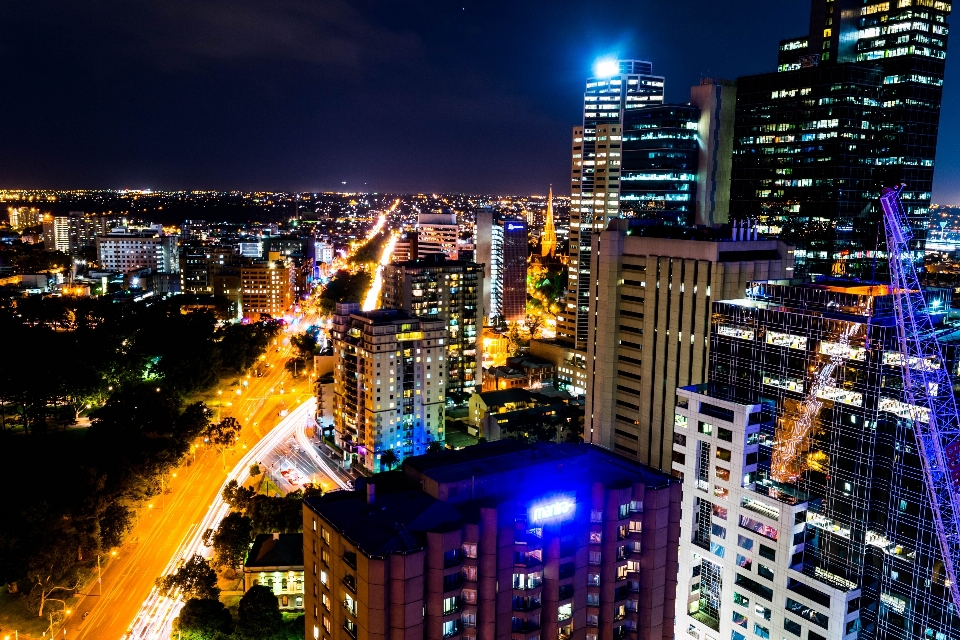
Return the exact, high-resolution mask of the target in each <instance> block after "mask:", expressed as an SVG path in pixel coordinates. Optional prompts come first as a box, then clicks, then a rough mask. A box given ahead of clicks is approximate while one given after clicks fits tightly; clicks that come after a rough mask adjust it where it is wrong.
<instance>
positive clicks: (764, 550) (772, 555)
mask: <svg viewBox="0 0 960 640" xmlns="http://www.w3.org/2000/svg"><path fill="white" fill-rule="evenodd" d="M760 555H761V556H763V557H764V558H766V559H767V560H772V561H774V562H776V561H777V552H776V551H775V550H774V549H771V548H770V547H768V546H767V545H765V544H762V545H760Z"/></svg>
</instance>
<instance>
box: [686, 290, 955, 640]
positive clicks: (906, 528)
mask: <svg viewBox="0 0 960 640" xmlns="http://www.w3.org/2000/svg"><path fill="white" fill-rule="evenodd" d="M747 291H748V296H747V298H746V299H739V300H725V301H720V302H717V303H715V304H714V306H713V313H712V319H711V333H710V376H709V377H710V381H709V383H708V384H704V385H698V386H691V387H686V388H684V389H679V390H678V391H677V395H678V402H677V408H676V410H675V418H674V421H675V425H676V429H675V432H674V463H673V466H674V470H675V471H676V472H677V473H680V474H682V476H683V481H684V492H683V520H682V524H681V541H680V544H681V551H680V585H679V587H678V588H679V592H680V593H687V594H689V596H688V597H687V598H686V599H685V600H686V601H678V603H677V628H678V630H689V633H691V635H696V634H700V637H701V638H704V637H718V638H727V637H732V638H736V639H742V638H746V637H752V635H753V634H756V635H761V636H763V635H764V634H766V633H769V634H770V637H771V638H781V637H784V638H797V637H799V638H813V639H814V640H816V639H817V638H830V639H834V638H836V639H841V638H842V639H847V638H853V637H857V638H861V639H866V638H904V639H906V638H948V637H955V636H956V630H955V628H956V624H957V619H956V616H955V614H954V613H953V603H952V602H951V600H952V598H951V596H950V592H949V589H948V588H947V587H946V586H945V584H944V580H945V572H944V571H943V564H942V562H941V560H940V557H941V555H940V547H939V543H938V542H937V537H936V534H935V531H934V524H933V516H932V514H931V510H930V503H929V500H928V497H927V495H928V494H927V489H926V486H925V481H924V474H923V471H922V468H921V462H920V459H919V457H918V453H917V446H916V441H915V439H914V435H913V428H914V427H913V424H912V419H911V416H912V415H914V413H913V412H914V410H916V414H917V415H919V416H920V417H919V419H920V420H923V415H925V413H924V412H925V409H924V408H920V409H915V408H914V407H911V406H910V405H908V404H906V403H905V401H904V397H903V383H902V379H903V374H904V370H903V357H902V352H901V350H900V340H899V330H898V328H897V324H896V318H895V317H894V301H893V300H892V297H891V290H890V288H889V286H887V285H874V284H870V283H862V282H849V281H843V280H823V281H821V282H820V283H817V284H807V285H790V284H787V283H783V282H779V283H777V282H757V283H752V284H751V286H750V287H749V288H748V290H747ZM926 295H927V296H928V302H929V303H930V304H931V306H932V307H933V308H937V306H940V307H942V306H943V300H942V299H941V300H939V301H938V302H933V301H932V298H933V297H935V296H938V295H940V294H939V292H936V291H928V292H927V294H926ZM922 366H924V365H923V363H919V364H916V363H914V364H911V367H912V368H920V367H922Z"/></svg>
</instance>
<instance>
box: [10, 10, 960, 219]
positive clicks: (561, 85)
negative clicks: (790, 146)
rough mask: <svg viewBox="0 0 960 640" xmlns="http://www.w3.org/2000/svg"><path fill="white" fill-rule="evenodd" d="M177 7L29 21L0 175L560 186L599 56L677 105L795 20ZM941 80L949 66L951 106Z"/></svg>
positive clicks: (21, 184)
mask: <svg viewBox="0 0 960 640" xmlns="http://www.w3.org/2000/svg"><path fill="white" fill-rule="evenodd" d="M174 4H175V3H174ZM174 4H171V3H166V4H164V5H163V6H159V7H155V8H153V9H136V10H133V11H132V13H130V14H127V13H124V12H123V11H112V10H111V9H110V8H106V9H104V10H103V11H102V12H101V13H98V14H97V15H96V16H93V15H92V14H91V15H89V16H85V15H76V14H74V12H73V10H72V9H71V8H69V7H63V8H62V9H63V10H62V11H60V12H51V13H50V14H45V15H44V16H43V17H42V19H43V21H44V22H43V23H42V24H43V26H44V29H45V30H47V31H48V32H50V33H55V34H56V35H57V37H56V38H55V39H52V41H51V42H50V43H49V44H48V45H47V46H45V47H42V48H37V47H33V46H29V43H28V42H27V41H26V40H22V39H23V38H26V37H27V34H29V33H32V32H33V30H32V29H29V28H27V29H22V30H17V31H16V32H15V33H13V34H12V35H11V36H10V37H9V38H8V40H7V43H6V45H5V46H3V47H2V48H0V56H2V57H3V58H4V60H5V62H7V67H8V68H11V69H13V70H14V73H13V77H12V78H11V85H10V86H11V87H12V91H13V94H12V95H17V94H18V92H19V93H20V94H22V95H24V96H30V98H25V99H23V100H13V101H8V102H7V103H6V104H5V105H4V107H3V111H2V112H0V113H2V115H3V117H4V120H5V121H6V122H8V123H15V126H13V125H11V126H9V127H8V128H9V131H8V133H7V135H6V136H5V139H6V142H7V145H6V146H7V148H8V154H7V156H6V157H7V160H5V161H4V162H3V163H0V173H2V174H3V175H4V176H5V177H6V179H7V181H9V182H7V183H6V184H3V185H0V186H3V187H9V188H28V187H34V188H42V187H49V188H84V187H85V188H95V187H101V188H107V187H112V188H123V187H128V188H154V189H175V188H211V189H231V188H236V189H257V188H273V189H278V190H281V189H282V190H297V191H307V190H309V191H318V190H332V189H337V190H346V191H368V192H387V191H390V192H428V191H434V192H456V191H461V192H470V193H478V192H487V193H489V192H513V193H530V192H540V191H542V190H543V187H542V186H541V185H545V184H550V183H553V184H555V185H561V184H562V183H564V182H565V178H566V177H567V175H568V173H567V170H568V165H567V164H566V153H567V152H568V148H567V144H569V138H568V137H567V136H568V135H569V129H570V126H571V125H572V124H574V123H576V122H578V120H579V118H578V106H577V105H578V102H579V100H578V94H580V92H581V91H582V78H584V77H586V76H587V75H588V74H589V73H590V71H591V67H592V65H593V63H594V61H595V60H597V59H598V58H601V57H604V56H610V55H618V56H619V57H621V58H638V59H644V60H649V61H651V62H652V63H653V64H654V67H655V69H656V70H657V73H658V74H662V75H663V76H664V77H665V78H666V87H665V89H666V101H667V102H686V101H687V100H688V90H689V87H690V86H693V85H695V84H698V82H699V80H700V78H702V77H721V78H727V79H731V80H733V79H736V78H737V77H738V76H742V75H749V74H753V73H761V72H765V71H768V70H770V69H771V68H774V65H775V52H776V49H775V47H776V43H777V42H778V41H779V40H780V39H782V38H784V37H792V36H794V35H802V34H803V33H805V32H806V30H807V27H808V24H807V22H808V21H807V8H806V7H805V6H801V5H797V6H788V3H786V2H774V3H765V6H764V7H763V8H762V9H758V8H757V7H756V6H753V4H752V3H751V4H749V5H748V4H747V3H745V2H741V3H737V4H735V5H734V6H730V5H726V6H723V7H708V6H702V7H699V6H691V4H690V3H685V4H684V5H683V6H680V5H676V6H645V7H637V8H630V9H627V10H626V11H623V10H621V9H620V8H618V7H616V6H615V4H616V3H600V4H599V5H596V4H595V5H591V8H590V10H589V11H587V10H586V8H583V7H579V6H578V5H574V4H572V3H560V4H556V3H554V4H551V5H550V6H542V5H540V6H528V7H519V6H517V7H506V6H495V5H490V6H480V5H471V4H469V3H461V6H459V7H457V8H458V9H460V11H459V12H455V11H454V10H453V8H452V7H445V8H441V7H435V6H429V5H425V6H423V7H417V8H402V7H397V8H396V9H395V10H389V11H388V10H382V9H380V10H373V9H371V8H363V7H359V8H358V7H352V8H350V9H346V8H344V7H342V6H340V5H336V4H331V5H325V6H324V8H322V9H320V8H309V7H308V6H307V5H305V4H301V3H298V2H288V3H285V4H281V5H276V6H275V7H273V8H271V9H269V10H267V9H262V8H259V9H257V10H254V9H253V8H252V7H251V6H250V5H241V6H240V7H238V8H237V9H236V11H235V12H234V15H233V16H232V19H231V20H226V19H225V18H223V17H222V16H223V15H224V14H225V12H219V11H217V8H216V7H215V6H214V7H213V8H211V9H210V10H209V12H208V13H200V12H198V11H193V10H184V11H176V7H175V6H174ZM703 4H704V5H706V3H703ZM801 4H802V3H801ZM115 8H117V7H115ZM33 12H34V10H33V9H29V8H23V7H18V8H17V9H15V10H14V15H12V16H11V23H12V24H22V25H24V26H30V25H39V24H40V20H41V17H40V16H39V15H36V14H34V13H33ZM121 15H123V16H124V23H123V24H122V25H121V24H120V22H119V18H115V17H114V16H121ZM51 16H52V17H51ZM690 16H696V17H697V18H698V19H697V20H695V21H694V20H691V18H690ZM258 25H259V26H261V27H262V28H257V26H258ZM494 27H495V28H496V29H497V30H498V33H500V34H501V36H500V37H498V38H495V39H491V38H489V37H487V35H488V34H489V32H490V29H492V28H494ZM133 29H138V30H142V37H141V35H138V36H136V38H134V37H133V36H132V34H133ZM534 29H535V31H534ZM21 32H22V33H23V34H25V35H23V36H21V35H19V33H21ZM138 33H139V31H138ZM201 33H202V34H204V35H205V37H204V38H203V39H201V38H200V34H201ZM533 33H536V34H537V36H536V37H535V38H532V37H531V35H532V34H533ZM738 33H750V34H751V37H750V38H738V37H737V36H736V34H738ZM173 34H180V35H181V36H182V37H179V36H178V37H176V38H174V36H173ZM285 34H287V36H289V37H287V36H285ZM238 39H240V40H243V41H244V42H245V44H243V45H240V44H235V41H236V40H238ZM732 39H735V40H736V47H733V46H731V41H732ZM134 40H136V42H134ZM534 40H535V41H536V42H537V43H540V42H542V43H547V44H533V43H534ZM371 41H376V42H377V44H376V45H371V44H368V43H369V42H371ZM494 41H495V42H496V45H494V44H493V42H494ZM690 41H694V42H696V43H697V45H696V46H689V45H685V44H680V43H686V42H690ZM91 43H92V44H91ZM955 75H956V72H953V70H952V67H951V66H950V65H948V67H947V77H946V83H945V89H946V90H945V94H944V107H943V108H944V112H945V113H948V114H949V113H951V111H952V107H951V105H956V104H958V102H957V95H958V94H957V91H958V90H957V89H954V88H953V86H954V85H960V83H958V82H956V81H953V80H952V78H953V77H954V76H955ZM451 78H453V79H452V80H451ZM441 80H443V81H441ZM373 87H376V91H377V92H378V94H377V96H378V97H377V99H376V100H372V99H371V98H372V95H371V92H372V91H373ZM64 96H71V99H69V100H68V99H65V98H64ZM953 108H955V107H953ZM504 121H506V122H507V124H506V125H504ZM324 122H339V123H342V124H340V125H338V126H337V127H333V128H330V129H329V130H325V128H324V126H323V123H324ZM353 125H356V126H353ZM105 132H109V133H105ZM958 140H960V127H958V126H957V125H955V124H954V123H952V122H951V121H950V120H949V119H948V118H944V121H943V123H942V130H941V134H940V146H939V153H938V156H937V165H938V171H937V180H936V182H935V185H934V191H933V199H934V202H939V203H946V204H951V203H957V202H960V179H958V178H960V169H954V168H952V167H953V166H954V165H957V164H960V163H958V162H957V156H958V154H960V151H957V149H960V145H958V144H957V141H958ZM435 148H447V149H457V148H470V149H471V153H469V154H452V153H444V154H434V153H432V150H433V149H435ZM504 149H509V150H510V152H509V153H503V150H504ZM493 160H496V161H493ZM5 182H6V181H5ZM344 182H346V185H344V184H343V183H344ZM557 194H558V195H566V189H565V188H563V187H559V188H558V189H557Z"/></svg>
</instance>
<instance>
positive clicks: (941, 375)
mask: <svg viewBox="0 0 960 640" xmlns="http://www.w3.org/2000/svg"><path fill="white" fill-rule="evenodd" d="M902 191H903V185H901V186H899V187H896V188H893V189H884V190H883V194H882V195H881V197H880V204H881V206H882V207H883V219H884V228H885V233H886V239H887V254H888V256H889V258H888V259H889V263H890V284H891V286H892V288H893V291H894V295H893V298H894V312H895V314H896V320H897V331H898V332H899V334H900V336H899V337H900V350H901V354H902V357H903V390H904V401H905V402H906V403H907V404H908V408H909V412H908V414H907V415H908V416H909V418H910V419H911V420H912V422H913V431H914V433H915V434H916V439H917V446H918V447H919V450H920V451H919V453H920V459H921V460H922V461H923V473H924V476H925V478H926V485H927V491H928V493H929V495H930V507H931V509H932V510H933V524H934V527H935V529H936V533H937V538H938V540H939V543H940V547H941V551H942V554H943V564H944V568H945V569H946V574H947V580H948V581H949V585H950V593H951V595H952V596H953V602H954V606H956V607H957V608H958V609H960V590H958V588H957V573H956V568H957V566H958V565H960V417H958V416H957V404H956V400H955V399H954V396H953V385H952V384H951V380H950V374H949V372H948V371H947V365H946V361H945V360H944V359H943V354H942V352H941V350H940V343H939V342H938V341H937V336H936V333H935V330H934V326H933V320H932V319H931V317H930V311H929V310H928V308H927V303H926V299H925V298H924V295H923V290H922V289H921V288H920V281H919V280H918V278H917V270H916V267H915V266H914V259H913V254H912V253H911V251H910V240H911V239H912V238H913V230H912V228H911V226H910V221H909V220H908V219H907V215H906V212H905V211H904V208H903V202H902V201H901V199H900V194H901V192H902Z"/></svg>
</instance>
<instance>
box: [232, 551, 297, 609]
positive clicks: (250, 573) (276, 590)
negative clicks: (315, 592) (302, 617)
mask: <svg viewBox="0 0 960 640" xmlns="http://www.w3.org/2000/svg"><path fill="white" fill-rule="evenodd" d="M257 585H260V586H263V587H267V588H268V589H270V590H271V591H272V592H273V595H275V596H277V601H278V603H279V605H280V609H281V610H282V611H303V536H302V535H301V534H299V533H261V534H260V535H258V536H257V537H256V538H254V540H253V545H252V546H251V547H250V552H249V553H247V557H246V559H245V560H244V561H243V590H244V591H249V590H250V587H253V586H257Z"/></svg>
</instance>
